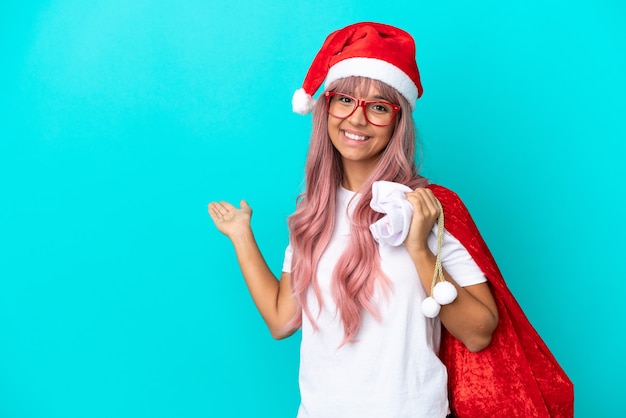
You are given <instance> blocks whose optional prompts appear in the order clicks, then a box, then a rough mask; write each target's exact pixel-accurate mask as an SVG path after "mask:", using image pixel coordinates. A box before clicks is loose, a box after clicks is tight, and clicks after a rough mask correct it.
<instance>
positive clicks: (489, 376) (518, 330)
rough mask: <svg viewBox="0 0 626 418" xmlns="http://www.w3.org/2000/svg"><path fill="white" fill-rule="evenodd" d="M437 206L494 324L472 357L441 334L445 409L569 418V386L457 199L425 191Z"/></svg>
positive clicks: (479, 415) (442, 191)
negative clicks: (484, 288) (480, 282)
mask: <svg viewBox="0 0 626 418" xmlns="http://www.w3.org/2000/svg"><path fill="white" fill-rule="evenodd" d="M428 188H430V189H431V190H432V191H433V193H434V194H435V196H436V197H437V199H439V201H440V202H441V205H442V207H443V212H444V217H445V228H446V230H447V231H448V232H449V233H450V234H452V235H453V236H454V237H455V238H456V239H458V240H459V241H460V242H461V243H462V244H463V246H465V248H466V249H467V251H468V252H469V253H470V255H471V256H472V258H473V259H474V261H476V264H478V266H479V267H480V269H481V270H482V272H483V273H484V274H485V276H486V277H487V279H488V280H489V285H490V288H491V292H492V293H493V297H494V299H495V301H496V304H497V307H498V315H499V322H498V327H497V328H496V330H495V332H494V334H493V338H492V341H491V344H490V345H489V346H488V347H487V348H486V349H484V350H482V351H480V352H477V353H472V352H470V351H469V350H467V348H466V347H465V346H464V345H463V343H461V342H460V341H459V340H457V339H456V338H454V337H453V336H452V335H451V334H450V333H448V332H447V331H446V330H445V328H444V329H443V330H442V340H441V349H440V353H439V356H440V358H441V360H442V361H443V363H444V364H445V365H446V367H447V369H448V396H449V398H450V408H451V409H452V413H453V414H454V416H455V417H458V418H491V417H507V418H514V417H519V418H529V417H532V418H572V417H573V416H574V386H573V384H572V382H571V380H570V379H569V378H568V377H567V375H566V374H565V372H564V371H563V369H562V368H561V366H560V365H559V364H558V363H557V361H556V359H555V358H554V356H553V355H552V353H551V352H550V350H549V349H548V347H547V346H546V344H545V343H544V342H543V340H542V339H541V337H540V336H539V334H538V333H537V331H536V330H535V329H534V328H533V326H532V325H531V324H530V322H529V321H528V318H527V317H526V315H525V314H524V312H523V311H522V309H521V307H520V306H519V304H518V303H517V301H516V300H515V298H514V297H513V294H512V293H511V291H510V290H509V288H508V287H507V285H506V283H505V282H504V278H503V277H502V274H501V273H500V270H499V269H498V266H497V265H496V262H495V260H494V258H493V256H492V255H491V252H490V251H489V248H487V245H486V244H485V241H484V240H483V239H482V237H481V236H480V233H479V232H478V228H477V227H476V224H475V223H474V221H473V219H472V217H471V216H470V214H469V212H468V210H467V208H466V207H465V205H464V204H463V202H462V201H461V199H459V197H458V196H457V195H456V194H455V193H454V192H452V191H451V190H448V189H446V188H444V187H441V186H437V185H429V186H428Z"/></svg>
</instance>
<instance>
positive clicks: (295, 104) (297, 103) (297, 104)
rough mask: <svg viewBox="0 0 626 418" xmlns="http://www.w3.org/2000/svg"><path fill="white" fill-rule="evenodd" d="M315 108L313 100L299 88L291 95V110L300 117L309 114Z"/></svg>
mask: <svg viewBox="0 0 626 418" xmlns="http://www.w3.org/2000/svg"><path fill="white" fill-rule="evenodd" d="M314 106H315V99H313V97H311V95H310V94H308V93H307V92H306V91H304V89H303V88H299V89H298V90H296V91H295V92H294V93H293V97H292V98H291V108H292V110H293V111H294V112H296V113H299V114H301V115H306V114H308V113H311V111H312V110H313V107H314Z"/></svg>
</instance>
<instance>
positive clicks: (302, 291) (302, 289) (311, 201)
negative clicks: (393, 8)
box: [289, 77, 427, 345]
mask: <svg viewBox="0 0 626 418" xmlns="http://www.w3.org/2000/svg"><path fill="white" fill-rule="evenodd" d="M370 85H373V86H374V87H376V88H377V89H378V90H379V92H380V94H381V95H382V96H383V97H385V98H386V99H387V100H389V101H391V102H394V103H399V104H400V106H401V107H402V109H401V111H400V112H399V113H398V115H397V116H396V121H395V129H394V132H393V135H392V137H391V139H390V141H389V144H388V145H387V147H386V149H385V150H384V151H383V153H382V155H381V157H380V160H379V162H378V165H377V166H376V168H375V170H374V171H373V173H372V174H371V175H370V177H369V178H368V179H367V180H366V181H365V183H364V184H363V185H362V187H361V189H360V190H358V193H359V194H360V199H359V200H358V202H357V203H356V206H355V207H354V213H353V215H352V219H351V221H352V222H351V234H350V239H349V242H348V245H347V248H346V249H345V251H344V253H343V254H342V255H341V256H340V258H339V261H338V263H337V266H336V267H335V270H334V272H333V277H332V281H331V293H332V296H333V299H334V301H335V303H336V305H337V308H338V312H339V315H340V319H341V321H342V323H343V327H344V341H343V342H342V345H343V344H345V343H347V342H354V341H355V335H356V334H357V332H358V330H359V327H360V325H361V316H362V314H363V310H365V311H367V312H369V313H370V314H371V315H372V316H373V317H374V318H377V319H379V318H380V316H379V312H378V307H377V306H376V304H375V303H374V302H373V295H374V291H375V289H376V285H377V284H378V286H379V287H380V289H381V290H382V291H383V292H389V291H392V290H393V289H391V283H390V281H389V279H388V278H387V276H386V275H385V274H384V272H383V271H382V269H381V266H380V255H379V253H378V244H377V243H376V241H374V238H373V236H372V234H371V232H370V230H369V225H370V224H372V223H374V222H376V221H377V220H378V219H380V218H381V217H382V214H380V213H377V212H375V211H374V210H372V209H371V208H370V206H369V204H370V201H371V199H372V183H373V182H374V181H377V180H387V181H393V182H397V183H402V184H406V185H407V186H409V187H411V188H412V189H414V188H417V187H423V186H424V185H426V184H427V180H426V179H425V178H424V177H422V176H420V175H419V174H418V169H417V165H416V163H415V151H416V140H415V136H416V132H415V125H414V122H413V117H412V115H411V108H410V106H409V104H408V102H407V101H406V100H405V99H404V97H403V96H402V95H401V94H400V93H398V92H397V91H396V90H395V89H393V88H392V87H390V86H388V85H387V84H384V83H382V82H379V81H376V80H371V79H369V78H362V77H349V78H344V79H340V80H338V81H336V82H334V83H332V84H331V85H330V86H329V88H328V90H334V91H340V92H342V93H346V94H351V95H354V94H356V93H357V92H359V91H365V92H367V91H368V90H369V87H370ZM342 180H343V168H342V162H341V156H340V154H339V152H338V151H337V150H336V149H335V148H334V146H333V145H332V143H331V141H330V137H329V136H328V114H327V111H326V103H325V100H324V96H323V94H321V95H320V98H319V99H318V100H317V103H316V105H315V108H314V110H313V129H312V133H311V142H310V146H309V152H308V155H307V160H306V165H305V186H306V187H305V191H304V193H303V194H302V195H301V196H300V199H299V202H298V206H297V209H296V212H295V213H294V214H293V215H291V216H290V217H289V230H290V240H291V246H292V248H293V261H292V269H291V283H292V288H293V293H294V297H295V298H296V301H297V303H298V304H299V305H300V307H301V308H302V309H298V313H297V314H296V317H294V318H293V319H292V321H291V322H290V324H289V326H294V325H296V326H297V325H299V324H301V321H302V311H304V312H305V314H306V315H307V317H308V319H309V320H310V321H311V323H312V324H313V326H314V328H315V329H317V327H316V325H315V319H314V318H313V315H312V314H311V309H310V308H309V306H307V303H306V295H307V292H308V290H309V287H311V288H312V290H313V292H314V293H315V295H316V298H317V301H318V305H319V308H321V306H322V295H321V292H320V289H319V286H318V283H317V280H315V277H316V274H317V265H318V262H319V260H320V257H321V256H322V254H323V252H324V250H325V249H326V247H327V245H328V242H329V240H330V237H331V235H332V232H333V229H334V226H335V208H336V198H337V189H338V188H339V186H340V185H341V182H342Z"/></svg>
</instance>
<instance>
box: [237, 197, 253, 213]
mask: <svg viewBox="0 0 626 418" xmlns="http://www.w3.org/2000/svg"><path fill="white" fill-rule="evenodd" d="M239 206H240V207H241V209H242V210H245V211H247V212H252V208H251V207H250V205H249V204H248V202H246V201H245V200H242V201H241V202H239Z"/></svg>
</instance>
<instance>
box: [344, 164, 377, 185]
mask: <svg viewBox="0 0 626 418" xmlns="http://www.w3.org/2000/svg"><path fill="white" fill-rule="evenodd" d="M377 162H378V161H376V162H374V163H372V164H363V163H362V162H360V163H354V162H351V161H347V160H343V181H342V182H341V185H342V186H343V187H344V188H345V189H348V190H350V191H353V192H356V191H358V190H359V189H360V188H361V186H363V183H365V181H366V180H367V179H368V178H369V177H370V175H371V174H372V173H373V172H374V169H375V168H376V163H377Z"/></svg>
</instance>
